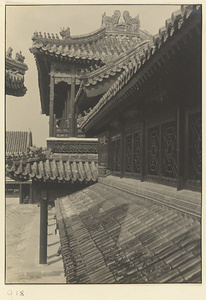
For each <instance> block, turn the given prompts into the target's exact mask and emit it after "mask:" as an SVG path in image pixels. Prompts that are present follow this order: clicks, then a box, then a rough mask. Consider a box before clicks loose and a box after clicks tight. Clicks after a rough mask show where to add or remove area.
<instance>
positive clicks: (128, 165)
mask: <svg viewBox="0 0 206 300" xmlns="http://www.w3.org/2000/svg"><path fill="white" fill-rule="evenodd" d="M125 172H129V173H131V172H132V136H131V135H129V136H127V137H126V148H125Z"/></svg>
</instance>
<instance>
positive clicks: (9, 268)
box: [5, 198, 65, 284]
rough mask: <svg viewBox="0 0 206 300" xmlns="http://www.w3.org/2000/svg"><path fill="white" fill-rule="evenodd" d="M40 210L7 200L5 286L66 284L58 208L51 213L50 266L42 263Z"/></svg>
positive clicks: (49, 237)
mask: <svg viewBox="0 0 206 300" xmlns="http://www.w3.org/2000/svg"><path fill="white" fill-rule="evenodd" d="M39 227H40V208H39V207H38V206H37V204H18V198H7V199H6V280H5V283H24V284H25V283H30V284H31V283H32V284H33V283H41V284H44V283H45V284H46V283H52V284H55V283H65V277H64V271H63V264H62V257H61V256H56V253H57V250H58V249H59V246H60V244H59V234H58V231H57V232H56V219H55V208H53V209H51V210H49V211H48V247H47V264H45V265H40V264H39V233H40V228H39Z"/></svg>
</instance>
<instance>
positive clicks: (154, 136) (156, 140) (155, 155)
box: [148, 126, 160, 175]
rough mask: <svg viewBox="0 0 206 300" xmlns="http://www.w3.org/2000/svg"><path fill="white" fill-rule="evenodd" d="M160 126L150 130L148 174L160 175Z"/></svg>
mask: <svg viewBox="0 0 206 300" xmlns="http://www.w3.org/2000/svg"><path fill="white" fill-rule="evenodd" d="M159 129H160V128H159V126H157V127H154V128H150V129H149V130H148V174H149V175H159V165H160V158H159V150H160V130H159Z"/></svg>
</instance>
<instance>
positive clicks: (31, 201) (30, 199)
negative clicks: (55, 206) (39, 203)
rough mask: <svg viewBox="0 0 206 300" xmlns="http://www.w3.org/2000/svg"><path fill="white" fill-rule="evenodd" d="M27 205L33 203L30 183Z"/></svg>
mask: <svg viewBox="0 0 206 300" xmlns="http://www.w3.org/2000/svg"><path fill="white" fill-rule="evenodd" d="M29 203H30V204H32V203H33V186H32V183H30V185H29Z"/></svg>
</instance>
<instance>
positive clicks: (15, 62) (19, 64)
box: [6, 56, 28, 71]
mask: <svg viewBox="0 0 206 300" xmlns="http://www.w3.org/2000/svg"><path fill="white" fill-rule="evenodd" d="M6 62H7V63H10V64H12V65H13V63H14V64H15V65H17V66H18V67H20V68H22V67H24V68H25V71H26V70H28V66H27V64H25V63H24V62H21V61H18V60H16V59H15V58H11V57H7V56H6ZM7 70H8V69H7Z"/></svg>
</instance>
